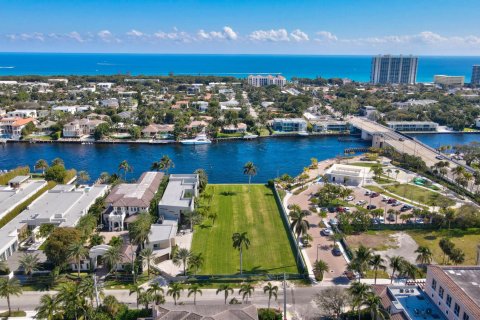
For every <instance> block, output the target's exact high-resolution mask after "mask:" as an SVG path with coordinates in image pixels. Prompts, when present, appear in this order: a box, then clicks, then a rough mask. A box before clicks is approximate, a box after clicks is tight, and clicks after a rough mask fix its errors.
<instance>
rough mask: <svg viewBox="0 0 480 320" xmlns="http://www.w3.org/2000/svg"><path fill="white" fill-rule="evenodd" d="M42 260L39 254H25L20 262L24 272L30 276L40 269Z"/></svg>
mask: <svg viewBox="0 0 480 320" xmlns="http://www.w3.org/2000/svg"><path fill="white" fill-rule="evenodd" d="M39 261H40V258H39V257H38V253H35V254H33V253H24V254H23V256H22V257H21V258H20V260H19V262H20V265H21V266H22V268H23V272H24V273H25V274H26V275H27V276H28V275H32V273H33V271H36V270H37V269H38V264H39Z"/></svg>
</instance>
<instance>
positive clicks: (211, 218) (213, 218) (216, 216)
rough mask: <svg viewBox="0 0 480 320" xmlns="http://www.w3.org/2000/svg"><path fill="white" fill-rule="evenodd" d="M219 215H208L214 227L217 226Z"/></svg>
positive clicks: (213, 213)
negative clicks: (216, 221)
mask: <svg viewBox="0 0 480 320" xmlns="http://www.w3.org/2000/svg"><path fill="white" fill-rule="evenodd" d="M217 218H218V215H217V213H215V212H212V213H210V214H209V215H208V219H210V220H212V225H213V226H214V225H215V220H217Z"/></svg>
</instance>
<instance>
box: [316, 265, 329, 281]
mask: <svg viewBox="0 0 480 320" xmlns="http://www.w3.org/2000/svg"><path fill="white" fill-rule="evenodd" d="M329 269H330V267H329V266H328V264H327V263H326V262H325V261H323V260H316V261H315V262H314V263H313V274H314V275H315V278H317V281H322V280H323V274H324V273H325V272H327V271H328V270H329Z"/></svg>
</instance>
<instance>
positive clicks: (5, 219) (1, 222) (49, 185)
mask: <svg viewBox="0 0 480 320" xmlns="http://www.w3.org/2000/svg"><path fill="white" fill-rule="evenodd" d="M55 185H56V182H54V181H49V182H48V183H47V185H46V186H45V187H43V188H42V189H40V190H39V191H38V192H37V193H35V194H34V195H33V196H31V197H30V198H29V199H27V200H25V201H24V202H22V203H21V204H19V205H18V206H16V207H15V208H14V209H13V210H12V211H10V212H9V213H8V214H7V215H6V216H4V217H3V218H2V219H0V228H3V227H4V226H5V225H6V224H7V223H9V222H10V221H12V219H13V218H15V217H16V216H18V215H19V214H20V212H22V211H23V210H25V209H26V208H27V207H28V206H29V205H30V204H31V203H32V202H33V201H34V200H36V199H37V198H38V197H40V196H41V195H42V194H44V193H45V192H46V191H48V190H50V189H52V188H53V187H55Z"/></svg>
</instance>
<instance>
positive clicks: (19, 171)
mask: <svg viewBox="0 0 480 320" xmlns="http://www.w3.org/2000/svg"><path fill="white" fill-rule="evenodd" d="M29 174H30V167H28V166H26V167H18V168H15V169H13V170H11V171H9V172H7V173H5V174H2V175H0V185H6V184H8V181H10V180H12V179H13V178H15V177H16V176H28V175H29Z"/></svg>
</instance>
